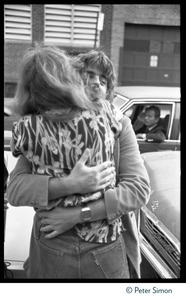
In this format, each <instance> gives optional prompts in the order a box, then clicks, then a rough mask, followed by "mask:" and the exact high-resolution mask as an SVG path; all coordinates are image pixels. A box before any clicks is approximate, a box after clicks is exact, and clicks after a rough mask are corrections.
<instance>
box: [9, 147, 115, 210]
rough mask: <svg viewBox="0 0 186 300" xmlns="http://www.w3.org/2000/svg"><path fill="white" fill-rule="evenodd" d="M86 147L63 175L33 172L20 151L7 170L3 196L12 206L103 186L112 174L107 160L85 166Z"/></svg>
mask: <svg viewBox="0 0 186 300" xmlns="http://www.w3.org/2000/svg"><path fill="white" fill-rule="evenodd" d="M88 157H89V151H85V152H84V153H83V155H82V157H81V159H80V160H79V161H78V162H77V164H76V165H75V167H74V169H73V170H72V172H71V174H70V175H69V176H67V177H61V178H52V177H49V176H45V175H34V174H32V173H31V168H30V164H29V162H28V160H27V159H26V158H25V157H24V156H23V155H21V156H20V157H19V159H18V161H17V164H16V166H15V168H14V170H13V171H12V172H11V174H10V178H9V182H8V186H7V198H8V201H9V203H10V204H11V205H13V206H32V207H34V206H37V207H38V206H40V207H46V206H47V205H48V203H49V201H50V200H54V199H56V198H58V197H62V196H66V195H70V194H74V193H80V194H81V193H86V192H87V193H88V192H95V191H98V190H101V189H104V188H105V187H106V186H107V185H109V182H110V178H111V176H113V174H112V172H113V170H114V168H113V167H110V162H105V163H103V164H101V165H99V166H95V167H86V165H85V162H86V160H87V159H88Z"/></svg>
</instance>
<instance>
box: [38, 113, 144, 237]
mask: <svg viewBox="0 0 186 300" xmlns="http://www.w3.org/2000/svg"><path fill="white" fill-rule="evenodd" d="M118 154H119V156H120V158H119V184H118V185H117V187H115V188H114V189H108V190H107V191H106V192H105V197H104V199H100V200H97V201H93V202H89V203H87V205H88V207H89V208H90V210H91V212H92V217H91V220H90V222H91V221H97V220H102V219H107V220H108V222H109V223H111V222H112V221H113V220H114V219H116V218H117V217H119V216H121V215H123V214H126V213H127V212H129V211H133V210H136V209H139V208H140V207H142V206H143V205H145V204H146V203H147V202H148V199H149V196H150V183H149V177H148V174H147V171H146V168H145V166H144V164H143V160H142V158H141V155H140V152H139V148H138V144H137V141H136V137H135V133H134V131H133V128H132V125H131V122H130V119H129V118H127V117H126V118H124V119H123V129H122V132H121V135H120V147H119V153H118ZM116 155H117V153H116ZM80 212H81V208H79V207H78V208H77V207H76V208H73V207H72V208H68V209H66V208H61V207H60V208H54V209H53V211H50V212H42V213H39V215H40V217H41V218H42V220H41V223H42V224H43V225H45V226H44V227H42V229H41V231H43V232H47V231H51V233H49V234H46V236H45V237H46V238H53V237H55V236H57V235H59V234H61V233H63V232H65V231H66V230H68V229H70V228H72V227H73V226H75V225H76V224H77V223H81V218H80Z"/></svg>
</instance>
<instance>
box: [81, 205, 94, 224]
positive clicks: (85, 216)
mask: <svg viewBox="0 0 186 300" xmlns="http://www.w3.org/2000/svg"><path fill="white" fill-rule="evenodd" d="M80 217H81V220H82V221H83V222H88V221H90V219H91V217H92V213H91V210H90V208H89V207H88V206H83V207H82V208H81V214H80Z"/></svg>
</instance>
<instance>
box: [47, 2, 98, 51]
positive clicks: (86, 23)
mask: <svg viewBox="0 0 186 300" xmlns="http://www.w3.org/2000/svg"><path fill="white" fill-rule="evenodd" d="M100 10H101V5H100V4H87V5H76V4H69V5H67V4H65V5H51V4H50V5H45V35H44V40H45V42H46V43H47V42H48V43H57V44H65V45H69V46H90V47H92V46H93V45H94V41H95V36H96V25H97V18H98V14H99V12H100ZM97 40H98V41H99V31H98V32H97Z"/></svg>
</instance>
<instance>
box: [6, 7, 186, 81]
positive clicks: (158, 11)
mask: <svg viewBox="0 0 186 300" xmlns="http://www.w3.org/2000/svg"><path fill="white" fill-rule="evenodd" d="M102 12H103V13H104V15H105V16H104V26H103V31H101V35H100V49H101V50H103V51H105V52H106V54H107V55H108V56H109V57H110V58H111V60H112V61H113V63H114V65H115V68H116V73H118V66H119V49H120V47H123V45H124V34H125V23H126V22H128V23H139V24H157V25H180V6H179V5H159V4H158V5H136V4H130V5H125V4H120V5H119V4H117V5H110V4H102ZM43 37H44V6H43V4H37V5H36V4H33V5H32V41H33V42H34V41H42V40H43ZM30 46H31V43H28V42H24V43H23V42H5V51H4V53H5V54H4V78H5V82H16V81H17V77H18V68H19V64H20V60H21V57H22V56H23V53H24V52H25V50H26V49H27V48H28V47H30ZM64 48H65V47H64ZM66 50H67V51H68V52H70V53H74V54H77V53H80V52H82V51H87V50H88V48H70V47H68V48H66Z"/></svg>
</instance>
